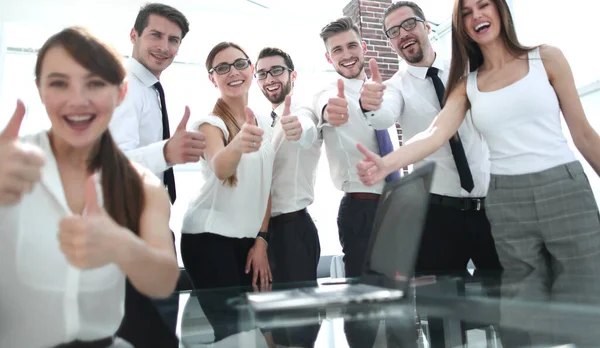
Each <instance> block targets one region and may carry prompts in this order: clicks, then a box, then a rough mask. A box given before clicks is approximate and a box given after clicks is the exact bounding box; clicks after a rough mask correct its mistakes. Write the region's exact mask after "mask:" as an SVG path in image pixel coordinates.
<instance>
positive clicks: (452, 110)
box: [383, 81, 469, 171]
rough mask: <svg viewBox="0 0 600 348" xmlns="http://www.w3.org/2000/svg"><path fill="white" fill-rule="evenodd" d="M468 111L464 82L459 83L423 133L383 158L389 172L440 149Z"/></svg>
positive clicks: (454, 132)
mask: <svg viewBox="0 0 600 348" xmlns="http://www.w3.org/2000/svg"><path fill="white" fill-rule="evenodd" d="M468 109H469V100H468V98H467V89H466V82H465V81H463V82H462V83H460V84H459V85H458V86H457V87H456V88H455V89H454V91H452V93H451V94H450V96H449V97H448V101H447V102H446V104H445V106H444V108H443V109H442V111H440V113H439V114H438V115H437V117H436V118H435V119H434V120H433V122H432V123H431V125H430V126H429V128H428V129H426V130H425V131H423V132H421V133H419V134H417V135H415V136H414V137H412V138H411V139H410V140H408V141H407V142H406V144H405V145H404V146H401V147H400V148H398V149H397V150H396V151H394V152H392V153H390V154H389V155H387V156H385V157H384V158H383V163H384V164H385V166H386V167H389V168H390V169H391V171H395V170H400V169H401V168H405V167H406V166H408V165H410V164H413V163H416V162H419V161H421V160H423V159H424V158H425V157H427V156H429V155H431V154H432V153H433V152H435V151H436V150H437V149H439V148H440V147H442V146H443V145H444V144H445V143H446V142H447V141H448V140H449V139H450V138H451V137H452V136H453V135H454V134H456V132H457V131H458V128H459V127H460V125H461V123H462V121H463V120H464V118H465V114H466V113H467V110H468Z"/></svg>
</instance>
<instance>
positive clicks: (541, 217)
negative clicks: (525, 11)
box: [357, 0, 600, 274]
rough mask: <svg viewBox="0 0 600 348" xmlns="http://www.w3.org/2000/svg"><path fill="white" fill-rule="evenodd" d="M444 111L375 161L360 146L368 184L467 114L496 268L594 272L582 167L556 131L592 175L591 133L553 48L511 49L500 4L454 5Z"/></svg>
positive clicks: (596, 161)
mask: <svg viewBox="0 0 600 348" xmlns="http://www.w3.org/2000/svg"><path fill="white" fill-rule="evenodd" d="M445 99H446V102H445V106H444V108H443V109H442V111H441V112H440V113H439V115H438V116H437V117H436V119H435V120H434V121H433V123H432V124H431V126H430V127H429V128H428V129H427V130H426V131H424V132H422V133H420V134H418V135H416V136H415V137H413V138H412V139H411V140H409V141H408V143H407V145H405V146H402V147H401V148H400V149H398V150H397V151H395V152H393V153H391V154H389V155H388V156H385V157H384V158H380V157H379V156H377V155H375V154H373V153H372V152H370V151H367V150H366V149H365V148H364V147H363V146H361V145H359V146H358V147H359V149H360V150H361V151H362V152H363V153H364V154H365V155H366V158H365V159H364V160H363V161H362V162H360V163H359V164H358V166H357V167H358V172H359V175H360V177H361V180H362V181H363V182H364V183H365V184H367V185H372V184H374V183H376V182H379V181H381V180H382V179H383V178H384V177H385V175H386V174H387V173H389V172H390V171H392V170H397V169H399V168H404V167H406V166H407V165H409V164H412V163H415V162H417V161H420V160H421V159H423V158H424V157H426V156H428V155H429V154H431V153H432V152H434V151H435V150H436V149H438V148H440V147H441V146H442V145H443V144H445V143H446V142H447V141H448V139H450V137H452V136H453V135H454V134H455V133H456V131H457V129H458V127H459V126H460V124H461V123H462V121H463V119H464V118H465V114H467V112H469V113H470V114H471V115H472V120H473V124H474V125H475V127H476V128H477V129H478V130H479V132H480V133H481V135H482V136H483V138H484V139H485V140H486V142H487V145H488V147H489V151H490V162H491V169H490V172H491V178H490V185H489V190H488V195H487V199H486V201H485V207H486V213H487V216H488V219H489V221H490V224H491V226H492V236H493V237H494V241H495V245H496V249H497V251H498V256H499V259H500V262H501V264H502V266H503V268H504V270H505V271H509V272H511V271H518V272H528V271H530V270H532V269H538V270H542V271H545V270H548V269H551V270H553V271H555V272H561V271H567V272H570V273H585V274H598V273H600V221H599V215H598V207H597V204H596V200H595V198H594V195H593V193H592V190H591V188H590V184H589V182H588V180H587V177H586V175H585V174H584V171H583V167H582V165H581V163H580V162H579V161H577V160H576V157H575V155H574V154H573V152H572V151H571V149H570V148H569V146H568V143H567V140H566V138H565V136H564V135H563V132H562V129H561V119H560V114H561V112H562V114H563V116H564V118H565V121H566V124H567V126H568V127H569V131H570V132H571V135H572V137H573V141H574V144H575V146H576V147H577V149H578V150H579V151H581V153H582V154H583V157H584V158H585V159H586V160H587V161H588V162H589V164H590V165H591V166H592V168H593V169H594V171H595V172H596V173H599V172H600V137H598V134H597V133H596V132H595V131H594V129H593V128H592V127H591V126H590V124H589V122H588V120H587V119H586V116H585V113H584V111H583V107H582V105H581V101H580V99H579V95H578V93H577V89H576V88H575V84H574V81H573V74H572V73H571V69H570V67H569V64H568V62H567V60H566V59H565V57H564V55H563V54H562V52H561V51H560V50H559V49H557V48H555V47H550V46H545V45H542V46H538V47H526V46H523V45H522V44H520V43H519V41H518V40H517V36H516V33H515V28H514V25H513V21H512V17H511V14H510V10H509V8H508V5H507V3H506V1H505V0H483V1H477V0H455V3H454V12H453V15H452V63H451V68H450V76H449V78H448V84H447V88H446V95H445Z"/></svg>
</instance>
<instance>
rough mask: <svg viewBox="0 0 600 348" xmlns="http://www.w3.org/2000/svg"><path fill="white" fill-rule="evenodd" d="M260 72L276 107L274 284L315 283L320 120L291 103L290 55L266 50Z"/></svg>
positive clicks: (293, 335) (288, 334) (303, 341)
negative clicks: (312, 207) (310, 209)
mask: <svg viewBox="0 0 600 348" xmlns="http://www.w3.org/2000/svg"><path fill="white" fill-rule="evenodd" d="M255 67H256V72H255V74H254V76H255V77H256V82H257V84H258V87H259V88H260V90H261V91H262V92H263V94H264V95H265V97H266V98H267V100H268V101H269V102H270V103H271V106H272V111H271V117H272V118H273V123H272V126H273V140H272V143H273V148H274V149H275V162H274V163H273V181H272V183H271V219H270V221H269V236H270V241H269V248H268V253H269V261H270V264H271V272H272V274H273V282H274V283H276V282H301V281H316V280H317V265H318V263H319V257H320V255H321V246H320V243H319V235H318V232H317V227H316V226H315V223H314V222H313V219H312V218H311V216H310V214H309V213H308V211H307V207H308V206H309V205H310V204H312V202H313V201H314V184H315V180H316V174H317V164H318V162H319V157H320V156H321V144H322V140H321V139H319V137H318V134H317V129H316V126H315V124H316V122H317V118H316V116H315V114H314V112H313V111H312V107H308V106H302V105H300V103H298V102H297V100H299V98H298V97H297V95H295V96H294V97H293V101H292V92H293V88H294V82H295V80H296V75H297V72H296V71H295V70H294V63H293V61H292V58H291V57H290V55H289V54H287V53H286V52H284V51H282V50H281V49H279V48H273V47H266V48H263V49H262V50H261V51H260V53H259V54H258V59H257V60H256V66H255ZM318 331H319V326H318V325H311V326H305V327H299V328H288V329H287V330H275V331H273V340H274V341H275V343H276V344H279V345H284V346H300V347H310V346H312V345H313V344H314V342H315V340H316V338H317V335H318Z"/></svg>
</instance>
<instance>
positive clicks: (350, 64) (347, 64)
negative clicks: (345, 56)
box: [341, 61, 356, 68]
mask: <svg viewBox="0 0 600 348" xmlns="http://www.w3.org/2000/svg"><path fill="white" fill-rule="evenodd" d="M354 64H356V61H352V62H350V63H342V64H341V65H342V66H343V67H346V68H347V67H351V66H353V65H354Z"/></svg>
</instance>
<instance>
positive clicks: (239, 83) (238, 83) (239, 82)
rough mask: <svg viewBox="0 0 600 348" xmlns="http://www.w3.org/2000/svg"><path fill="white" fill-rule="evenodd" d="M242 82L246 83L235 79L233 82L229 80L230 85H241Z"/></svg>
mask: <svg viewBox="0 0 600 348" xmlns="http://www.w3.org/2000/svg"><path fill="white" fill-rule="evenodd" d="M242 83H244V81H233V82H229V83H228V85H229V86H239V85H241V84H242Z"/></svg>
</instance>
